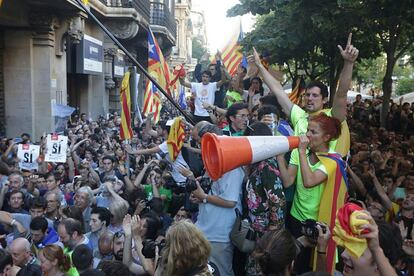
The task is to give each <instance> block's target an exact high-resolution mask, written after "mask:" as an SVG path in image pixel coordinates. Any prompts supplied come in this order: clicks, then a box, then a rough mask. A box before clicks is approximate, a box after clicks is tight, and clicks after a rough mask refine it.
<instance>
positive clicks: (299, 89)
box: [289, 78, 305, 106]
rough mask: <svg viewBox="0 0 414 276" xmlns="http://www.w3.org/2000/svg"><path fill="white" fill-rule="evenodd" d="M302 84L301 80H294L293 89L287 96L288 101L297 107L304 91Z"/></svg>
mask: <svg viewBox="0 0 414 276" xmlns="http://www.w3.org/2000/svg"><path fill="white" fill-rule="evenodd" d="M302 82H303V80H302V78H298V79H297V80H296V85H295V88H293V90H292V92H290V94H289V99H290V101H291V102H292V103H294V104H297V105H299V106H300V105H301V100H302V93H303V91H304V90H305V89H304V88H303V86H302Z"/></svg>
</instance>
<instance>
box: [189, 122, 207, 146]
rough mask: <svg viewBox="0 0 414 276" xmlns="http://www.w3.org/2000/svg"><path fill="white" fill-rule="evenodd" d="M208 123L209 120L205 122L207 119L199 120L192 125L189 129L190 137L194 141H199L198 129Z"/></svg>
mask: <svg viewBox="0 0 414 276" xmlns="http://www.w3.org/2000/svg"><path fill="white" fill-rule="evenodd" d="M209 124H210V123H209V122H207V121H201V122H198V123H197V124H196V125H195V126H194V128H193V130H192V131H191V138H192V139H193V140H194V141H196V142H199V141H200V137H199V136H198V132H199V131H200V129H202V128H203V127H205V126H206V125H209Z"/></svg>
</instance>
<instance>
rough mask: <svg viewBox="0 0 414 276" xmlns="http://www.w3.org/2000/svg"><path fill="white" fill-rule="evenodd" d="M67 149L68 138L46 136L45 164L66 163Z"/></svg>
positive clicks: (54, 135) (53, 135)
mask: <svg viewBox="0 0 414 276" xmlns="http://www.w3.org/2000/svg"><path fill="white" fill-rule="evenodd" d="M67 149H68V137H67V136H63V135H56V134H52V135H51V134H48V135H47V138H46V154H45V161H46V162H55V163H66V151H67Z"/></svg>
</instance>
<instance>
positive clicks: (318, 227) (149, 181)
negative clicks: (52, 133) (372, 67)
mask: <svg viewBox="0 0 414 276" xmlns="http://www.w3.org/2000/svg"><path fill="white" fill-rule="evenodd" d="M339 52H340V54H341V56H342V58H343V62H344V65H343V69H342V72H341V75H340V79H339V84H338V89H337V91H336V93H335V96H334V99H333V105H332V107H329V106H328V96H329V93H328V89H327V87H326V86H325V85H324V84H322V83H321V82H318V81H311V82H310V83H309V84H308V85H307V87H306V90H305V92H304V93H303V98H302V100H301V102H300V103H299V104H294V103H292V102H291V100H290V99H289V97H288V96H287V94H285V92H284V90H283V88H282V85H281V84H280V81H279V80H277V78H275V77H274V76H273V75H272V74H271V73H269V71H268V70H267V69H268V68H267V66H264V65H263V62H262V60H261V58H260V56H259V54H258V53H257V52H256V51H254V55H253V56H251V57H249V65H248V68H243V67H242V66H240V68H239V69H238V71H237V74H236V75H235V76H233V77H231V76H229V74H228V73H227V72H226V70H225V68H224V67H223V66H222V64H221V62H220V56H219V55H218V56H217V57H216V63H215V64H211V65H209V66H208V69H207V70H205V71H202V70H201V66H197V68H196V72H195V80H194V81H193V82H189V81H188V80H186V78H185V77H182V78H180V82H181V84H182V85H184V86H185V87H188V88H189V89H190V90H191V92H192V95H193V97H192V102H191V103H190V104H189V110H188V112H189V113H191V114H192V116H193V119H194V122H195V123H196V124H195V125H194V126H192V125H191V124H189V123H188V122H186V123H185V126H186V127H185V130H186V137H185V143H184V146H183V147H182V148H180V149H179V152H177V154H176V155H173V154H171V149H170V147H169V143H168V141H167V140H168V139H169V134H170V132H171V131H172V129H173V126H174V124H175V122H176V119H175V118H174V117H175V116H174V115H172V113H171V112H169V111H168V109H166V108H164V109H163V112H162V114H161V119H160V121H159V122H158V123H157V124H154V122H153V120H154V118H153V116H152V114H149V115H148V116H147V117H146V118H145V121H144V122H139V121H136V122H135V123H134V126H133V137H132V139H131V140H130V141H122V140H120V135H119V131H120V124H121V118H120V116H119V114H118V113H116V112H115V113H112V114H109V116H108V117H106V118H105V117H102V116H101V117H99V118H97V119H96V120H90V119H88V118H86V115H85V114H74V115H73V116H72V117H71V119H70V121H69V122H68V126H67V129H66V130H65V132H64V133H63V134H64V135H66V136H67V137H68V150H67V160H66V162H65V163H53V162H46V161H45V160H44V154H45V150H46V137H41V138H40V140H39V141H32V140H31V137H30V134H27V133H23V134H22V135H21V137H20V138H21V139H11V138H3V139H2V140H1V141H0V149H1V154H2V155H1V159H0V209H1V211H0V246H1V249H0V274H1V275H8V276H9V275H47V276H55V275H56V276H60V275H73V276H75V275H88V276H92V275H111V276H116V275H123V276H125V275H168V276H174V275H177V276H181V275H203V276H204V275H332V274H335V275H341V273H342V274H343V275H409V274H411V273H414V268H413V263H414V240H413V235H414V233H413V224H414V168H413V162H414V152H413V149H414V105H410V104H408V103H404V102H403V100H401V101H400V102H398V103H393V102H392V103H391V106H390V111H389V114H388V120H387V125H386V127H380V120H379V113H380V107H381V99H380V98H376V99H374V100H362V99H361V97H357V99H356V101H355V102H353V103H349V102H347V91H348V88H349V87H350V83H351V78H352V69H353V65H354V63H355V61H356V59H357V57H358V50H357V49H356V48H355V47H353V46H352V44H351V36H350V37H349V38H348V42H347V45H346V47H345V48H344V49H343V48H342V47H341V46H339ZM346 122H347V126H349V129H348V127H347V126H346ZM207 133H211V134H215V135H218V136H223V135H224V136H233V137H236V136H292V135H295V136H299V137H300V140H299V141H300V142H299V146H298V148H297V149H294V150H293V151H291V152H288V153H283V154H280V155H278V156H274V157H272V158H269V159H266V160H260V161H259V162H256V163H254V164H251V165H249V166H242V167H237V168H235V169H233V170H230V171H228V172H225V173H224V174H223V175H222V176H221V177H220V178H219V179H218V180H212V179H211V178H210V177H209V175H208V172H207V171H206V169H205V167H204V165H203V163H202V154H205V153H202V151H201V140H202V137H203V136H204V135H206V134H207ZM348 134H349V135H348ZM346 136H349V137H350V149H349V152H348V151H347V152H345V153H342V154H341V152H340V150H339V149H340V148H341V146H343V144H344V143H345V140H346ZM343 137H345V140H344V139H343ZM34 140H36V139H34ZM18 144H38V145H40V146H41V155H40V157H39V159H38V160H37V162H38V169H37V170H24V169H21V168H20V166H19V164H20V161H21V160H19V158H18V157H17V146H18ZM321 153H325V154H327V156H329V157H331V158H333V159H334V160H338V164H342V163H346V165H345V166H343V167H340V165H338V168H339V167H340V168H342V170H339V171H340V172H341V173H340V174H339V175H341V177H343V178H344V179H345V183H346V184H347V185H346V195H344V199H342V200H341V199H338V202H341V203H340V204H339V205H338V206H336V205H335V207H334V206H330V205H329V204H328V206H323V205H324V202H325V201H324V200H325V199H326V197H327V196H332V195H329V194H328V195H327V193H328V192H329V193H336V194H338V191H339V188H338V190H335V189H328V185H331V184H330V183H331V182H330V180H329V179H330V178H331V177H330V176H331V170H330V167H329V166H328V165H327V163H325V162H324V156H323V155H321ZM207 154H208V153H207ZM341 155H342V156H341ZM341 162H342V163H341ZM338 187H339V186H338ZM332 191H334V192H332ZM345 201H346V203H345ZM325 205H326V204H325ZM324 207H325V209H326V208H328V209H330V210H332V213H333V216H332V218H335V215H336V213H338V215H337V216H336V220H335V222H334V223H332V221H323V219H321V210H322V209H323V208H324ZM322 217H323V216H322ZM243 219H244V220H243ZM241 221H243V222H247V225H248V231H247V234H246V235H245V236H244V237H242V241H241V242H242V243H243V242H245V241H249V242H253V245H254V246H253V247H249V249H246V248H247V247H245V246H240V240H239V241H238V242H236V241H235V240H234V238H232V237H233V235H232V233H233V232H234V231H235V232H238V231H239V232H240V231H241V226H240V227H238V226H237V225H236V224H237V222H240V223H241ZM240 225H241V224H240ZM243 225H245V224H243ZM341 229H346V230H344V231H342V230H341ZM333 240H335V242H336V244H337V245H338V246H334V247H333V248H334V249H333V250H334V251H333V252H334V253H333V255H334V258H333V259H334V264H333V267H331V268H330V265H329V262H331V260H330V259H332V258H331V257H332V251H330V250H331V245H332V244H333ZM329 252H331V253H329ZM368 273H370V274H368Z"/></svg>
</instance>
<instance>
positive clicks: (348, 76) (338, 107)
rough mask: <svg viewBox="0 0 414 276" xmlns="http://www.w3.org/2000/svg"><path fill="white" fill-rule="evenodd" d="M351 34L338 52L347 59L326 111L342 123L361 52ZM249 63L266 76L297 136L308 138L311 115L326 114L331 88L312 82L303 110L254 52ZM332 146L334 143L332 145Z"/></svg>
mask: <svg viewBox="0 0 414 276" xmlns="http://www.w3.org/2000/svg"><path fill="white" fill-rule="evenodd" d="M351 41H352V33H350V34H349V36H348V41H347V44H346V47H345V49H343V48H342V47H341V46H340V45H338V48H339V51H340V53H341V55H342V58H343V59H344V66H343V68H342V71H341V75H340V78H339V85H338V90H337V91H336V93H335V97H334V100H333V105H332V108H330V109H326V110H324V111H323V112H325V113H326V114H327V115H329V116H333V117H336V118H338V119H339V120H340V121H341V122H342V121H344V120H345V118H346V99H347V92H348V89H349V86H350V83H351V80H352V69H353V66H354V63H355V60H356V59H357V57H358V52H359V51H358V49H357V48H355V47H354V46H353V45H352V44H351ZM249 61H250V62H255V64H256V65H257V67H258V68H259V70H260V73H261V74H262V76H263V79H264V82H265V83H266V84H267V86H268V87H269V88H270V90H271V91H272V92H273V93H274V94H275V96H276V98H277V100H278V102H279V104H280V105H281V106H282V109H283V112H284V113H285V114H286V115H287V116H288V117H289V119H290V122H291V123H292V125H293V128H294V131H295V135H305V134H306V132H307V127H308V117H309V115H312V114H316V113H319V112H321V111H322V110H323V107H324V104H325V103H327V102H328V96H329V93H328V88H327V87H326V85H324V84H323V83H321V82H319V81H312V82H310V83H309V84H308V85H307V87H306V91H305V95H304V102H305V106H304V109H302V108H301V107H299V106H298V105H295V104H294V103H292V102H291V100H290V99H289V97H288V95H287V94H286V93H285V92H284V90H283V87H282V85H281V84H280V82H279V81H278V80H276V79H275V78H274V77H273V76H272V75H271V74H270V73H269V72H268V71H267V70H266V69H265V67H264V66H263V65H262V63H261V62H260V57H259V54H258V53H257V52H256V49H254V55H253V56H250V57H249ZM332 142H333V143H332ZM332 142H331V143H330V148H331V149H334V148H335V146H336V140H335V141H332Z"/></svg>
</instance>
